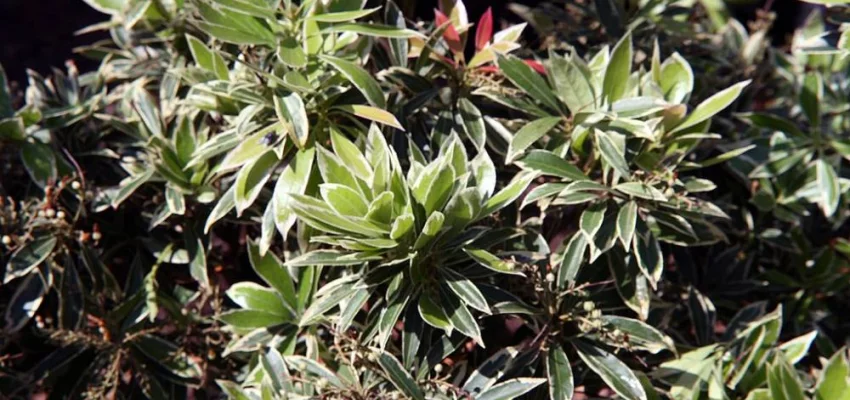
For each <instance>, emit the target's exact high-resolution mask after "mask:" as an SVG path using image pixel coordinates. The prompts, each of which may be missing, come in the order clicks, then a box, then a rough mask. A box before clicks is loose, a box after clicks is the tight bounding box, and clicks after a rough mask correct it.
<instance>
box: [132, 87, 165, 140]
mask: <svg viewBox="0 0 850 400" xmlns="http://www.w3.org/2000/svg"><path fill="white" fill-rule="evenodd" d="M133 108H134V109H135V110H136V114H138V116H139V118H140V119H141V120H142V123H143V124H144V125H145V128H147V130H148V132H150V133H151V134H152V135H154V136H159V137H162V136H163V134H162V119H161V117H160V114H159V107H157V105H156V102H155V101H154V99H153V97H151V95H150V93H148V91H147V90H145V89H144V88H143V87H137V88H136V89H135V90H133Z"/></svg>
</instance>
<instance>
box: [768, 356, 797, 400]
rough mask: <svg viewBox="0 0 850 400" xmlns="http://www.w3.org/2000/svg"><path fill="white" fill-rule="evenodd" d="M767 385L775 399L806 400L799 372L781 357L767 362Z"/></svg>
mask: <svg viewBox="0 0 850 400" xmlns="http://www.w3.org/2000/svg"><path fill="white" fill-rule="evenodd" d="M767 386H768V389H770V394H771V398H772V399H773V400H805V399H806V395H805V393H804V392H803V386H802V383H801V382H800V380H799V378H798V377H797V373H796V372H795V371H794V370H793V369H792V368H791V367H790V366H789V365H788V363H787V362H786V361H785V360H784V359H782V358H781V357H780V359H779V360H777V361H776V362H773V363H768V364H767Z"/></svg>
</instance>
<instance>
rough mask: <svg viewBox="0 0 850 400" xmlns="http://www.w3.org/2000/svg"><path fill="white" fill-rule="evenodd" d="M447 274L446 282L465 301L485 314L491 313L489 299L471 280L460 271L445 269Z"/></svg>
mask: <svg viewBox="0 0 850 400" xmlns="http://www.w3.org/2000/svg"><path fill="white" fill-rule="evenodd" d="M444 272H445V274H446V279H447V281H446V283H448V285H449V288H451V290H452V292H454V293H455V294H456V295H458V297H460V299H461V300H463V302H464V303H466V304H467V305H469V306H470V307H472V308H475V309H476V310H478V311H481V312H483V313H485V314H490V313H491V311H490V307H489V306H488V305H487V300H486V299H485V298H484V295H483V294H481V291H480V290H478V288H477V287H475V285H474V284H473V283H472V281H470V280H469V279H466V278H464V277H463V276H461V275H460V274H458V273H455V272H452V271H451V270H449V269H446V270H444Z"/></svg>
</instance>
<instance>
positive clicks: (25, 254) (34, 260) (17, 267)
mask: <svg viewBox="0 0 850 400" xmlns="http://www.w3.org/2000/svg"><path fill="white" fill-rule="evenodd" d="M55 247H56V237H54V236H46V235H44V236H38V237H37V238H36V239H35V240H33V241H32V242H29V243H27V244H25V245H24V246H22V247H20V248H18V249H17V250H15V252H14V253H12V257H11V258H9V263H8V264H6V275H5V277H4V278H3V283H4V284H6V283H9V282H11V281H12V280H13V279H16V278H20V277H22V276H25V275H28V274H29V273H30V272H32V271H33V270H35V268H36V267H37V266H38V265H39V264H41V263H42V262H44V260H46V259H47V257H49V256H50V255H51V254H52V253H53V249H54V248H55Z"/></svg>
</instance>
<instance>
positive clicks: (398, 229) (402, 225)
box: [390, 214, 415, 240]
mask: <svg viewBox="0 0 850 400" xmlns="http://www.w3.org/2000/svg"><path fill="white" fill-rule="evenodd" d="M414 222H415V219H414V217H413V215H412V214H402V215H400V216H399V217H398V218H396V219H395V221H393V226H392V229H391V230H390V239H393V240H398V239H400V238H401V237H403V236H404V235H406V234H407V233H408V232H410V231H411V230H412V228H413V223H414Z"/></svg>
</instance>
